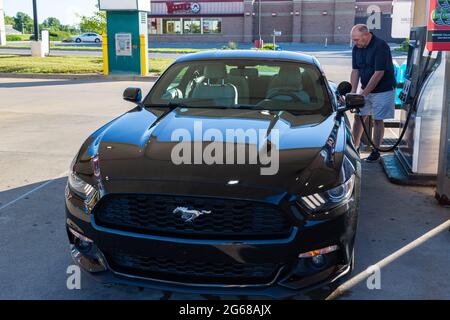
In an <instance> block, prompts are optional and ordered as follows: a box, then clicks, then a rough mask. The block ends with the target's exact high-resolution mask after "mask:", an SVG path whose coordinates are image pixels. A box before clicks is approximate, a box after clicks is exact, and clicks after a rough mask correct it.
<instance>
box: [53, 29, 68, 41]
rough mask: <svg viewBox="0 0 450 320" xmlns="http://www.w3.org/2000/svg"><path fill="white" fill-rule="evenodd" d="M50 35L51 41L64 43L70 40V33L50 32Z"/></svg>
mask: <svg viewBox="0 0 450 320" xmlns="http://www.w3.org/2000/svg"><path fill="white" fill-rule="evenodd" d="M49 35H50V40H51V41H62V40H64V39H68V38H70V33H69V32H66V31H50V32H49Z"/></svg>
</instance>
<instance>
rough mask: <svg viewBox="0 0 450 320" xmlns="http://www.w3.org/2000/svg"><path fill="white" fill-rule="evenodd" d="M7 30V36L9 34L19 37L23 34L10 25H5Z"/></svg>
mask: <svg viewBox="0 0 450 320" xmlns="http://www.w3.org/2000/svg"><path fill="white" fill-rule="evenodd" d="M5 30H6V34H7V35H9V34H17V35H18V34H22V32H20V31H18V30H16V29H14V28H13V26H12V25H10V24H6V25H5Z"/></svg>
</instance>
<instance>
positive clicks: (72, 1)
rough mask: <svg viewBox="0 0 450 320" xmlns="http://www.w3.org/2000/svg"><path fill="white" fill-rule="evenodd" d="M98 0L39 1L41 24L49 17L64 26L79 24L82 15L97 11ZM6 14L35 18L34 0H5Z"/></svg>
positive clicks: (38, 10)
mask: <svg viewBox="0 0 450 320" xmlns="http://www.w3.org/2000/svg"><path fill="white" fill-rule="evenodd" d="M97 3H98V1H97V0H37V12H38V20H39V23H42V22H43V21H44V20H45V19H46V18H48V17H55V18H57V19H59V20H60V21H61V23H62V24H69V25H73V24H78V23H79V22H80V21H79V18H78V17H77V15H76V14H77V13H78V14H80V15H88V16H89V15H92V13H93V12H94V11H95V10H96V7H95V5H96V4H97ZM3 5H4V10H5V14H6V15H7V16H15V15H16V13H17V12H18V11H22V12H25V13H27V14H28V15H29V16H30V17H31V18H33V1H32V0H3Z"/></svg>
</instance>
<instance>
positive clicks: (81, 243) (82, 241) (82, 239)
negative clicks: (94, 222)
mask: <svg viewBox="0 0 450 320" xmlns="http://www.w3.org/2000/svg"><path fill="white" fill-rule="evenodd" d="M69 231H70V233H72V234H73V235H74V236H75V246H76V247H77V248H78V250H80V251H82V252H88V251H89V250H90V249H91V248H92V245H93V243H94V241H92V240H91V239H89V238H88V237H86V236H84V235H82V234H81V233H79V232H78V231H75V230H73V229H72V228H69Z"/></svg>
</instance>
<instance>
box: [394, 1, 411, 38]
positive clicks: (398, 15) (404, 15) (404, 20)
mask: <svg viewBox="0 0 450 320" xmlns="http://www.w3.org/2000/svg"><path fill="white" fill-rule="evenodd" d="M412 5H413V2H412V1H409V0H408V1H405V0H394V2H393V3H392V6H393V10H392V28H391V37H392V38H400V39H401V38H408V37H409V32H410V31H411V24H412Z"/></svg>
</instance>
